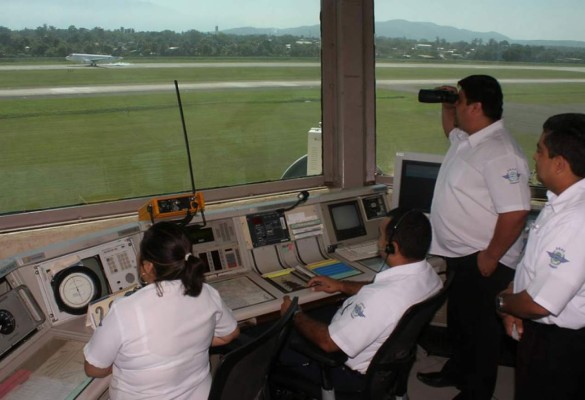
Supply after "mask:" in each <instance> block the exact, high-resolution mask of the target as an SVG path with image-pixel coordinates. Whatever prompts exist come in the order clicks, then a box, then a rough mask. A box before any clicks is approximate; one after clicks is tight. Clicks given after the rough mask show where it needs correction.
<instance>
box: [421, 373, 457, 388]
mask: <svg viewBox="0 0 585 400" xmlns="http://www.w3.org/2000/svg"><path fill="white" fill-rule="evenodd" d="M416 377H417V378H418V380H419V381H421V382H422V383H424V384H426V385H429V386H432V387H446V386H455V387H457V388H459V386H460V385H461V382H459V380H457V379H455V378H453V377H451V376H448V375H446V374H444V373H442V372H440V371H439V372H426V373H423V372H419V373H418V374H416Z"/></svg>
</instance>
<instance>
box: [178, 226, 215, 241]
mask: <svg viewBox="0 0 585 400" xmlns="http://www.w3.org/2000/svg"><path fill="white" fill-rule="evenodd" d="M185 230H186V232H187V236H188V237H189V240H191V243H193V244H200V243H209V242H213V241H214V240H215V238H214V237H213V229H212V228H200V227H191V226H187V227H186V228H185Z"/></svg>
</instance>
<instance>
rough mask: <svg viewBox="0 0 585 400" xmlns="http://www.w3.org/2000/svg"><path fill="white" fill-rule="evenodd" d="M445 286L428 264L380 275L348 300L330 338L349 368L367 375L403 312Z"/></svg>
mask: <svg viewBox="0 0 585 400" xmlns="http://www.w3.org/2000/svg"><path fill="white" fill-rule="evenodd" d="M442 286H443V284H442V282H441V279H440V278H439V276H438V275H437V274H436V272H435V271H434V270H433V268H432V267H431V265H430V264H429V263H428V262H426V261H420V262H417V263H412V264H405V265H400V266H397V267H393V268H389V269H387V270H385V271H382V272H379V273H378V274H377V275H376V277H375V279H374V282H372V283H371V284H368V285H365V286H363V287H362V288H361V289H360V291H359V292H358V293H357V294H355V295H353V296H351V297H349V298H348V299H346V300H345V302H344V303H343V305H342V306H341V308H340V309H339V310H338V311H337V313H336V314H335V315H334V316H333V319H332V321H331V323H330V324H329V335H330V336H331V339H332V340H333V341H334V342H335V343H336V344H337V346H339V348H340V349H341V350H343V352H344V353H345V354H347V355H348V357H349V358H348V360H347V362H346V365H347V366H348V367H350V368H351V369H354V370H356V371H359V372H361V373H365V372H366V370H367V369H368V366H369V365H370V361H371V360H372V358H373V357H374V355H375V354H376V351H378V349H379V348H380V346H382V344H383V343H384V341H385V340H386V339H387V338H388V336H390V334H391V333H392V331H393V330H394V328H395V327H396V324H397V323H398V321H399V320H400V318H401V317H402V315H403V314H404V312H405V311H406V310H407V309H408V308H409V307H410V306H412V305H413V304H416V303H418V302H420V301H422V300H424V299H426V298H428V297H430V296H431V295H432V294H434V293H436V292H438V291H439V290H440V289H441V287H442Z"/></svg>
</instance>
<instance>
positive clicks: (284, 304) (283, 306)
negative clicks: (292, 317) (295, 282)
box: [280, 296, 292, 317]
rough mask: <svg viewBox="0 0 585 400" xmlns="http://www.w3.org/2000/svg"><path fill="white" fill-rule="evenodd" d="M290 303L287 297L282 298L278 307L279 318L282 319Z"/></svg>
mask: <svg viewBox="0 0 585 400" xmlns="http://www.w3.org/2000/svg"><path fill="white" fill-rule="evenodd" d="M291 303H292V301H291V299H290V297H288V296H284V297H283V298H282V304H281V305H280V316H281V317H282V316H283V315H284V314H286V312H287V311H288V309H289V308H290V305H291Z"/></svg>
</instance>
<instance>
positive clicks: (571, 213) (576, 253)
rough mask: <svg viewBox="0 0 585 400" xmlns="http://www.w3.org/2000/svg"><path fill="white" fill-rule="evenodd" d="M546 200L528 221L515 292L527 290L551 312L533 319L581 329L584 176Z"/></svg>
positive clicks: (584, 313) (584, 317)
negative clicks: (528, 225)
mask: <svg viewBox="0 0 585 400" xmlns="http://www.w3.org/2000/svg"><path fill="white" fill-rule="evenodd" d="M548 198H549V202H548V203H547V204H546V205H545V207H544V208H543V210H542V211H541V212H540V214H539V216H538V218H537V219H536V221H535V222H534V224H532V226H531V228H530V233H529V235H528V242H527V244H526V251H525V253H524V257H523V258H522V261H521V262H520V264H518V268H517V270H516V275H515V277H514V292H516V293H519V292H522V291H523V290H526V291H527V292H528V294H529V295H530V297H532V299H533V300H534V301H535V302H536V303H538V304H539V305H541V306H542V307H544V308H546V309H547V310H548V311H549V312H550V313H551V315H549V316H547V317H544V318H541V319H538V320H536V321H537V322H541V323H544V324H556V325H558V326H560V327H563V328H570V329H580V328H583V327H585V179H582V180H580V181H579V182H577V183H575V184H573V185H572V186H571V187H569V188H568V189H566V190H565V191H564V192H563V193H561V194H560V195H559V196H556V195H554V194H553V193H551V192H548Z"/></svg>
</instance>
